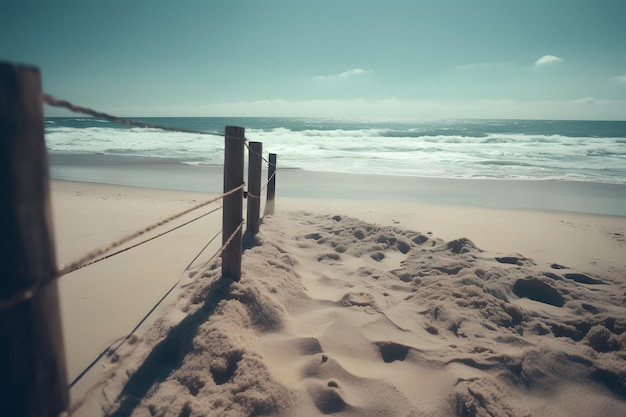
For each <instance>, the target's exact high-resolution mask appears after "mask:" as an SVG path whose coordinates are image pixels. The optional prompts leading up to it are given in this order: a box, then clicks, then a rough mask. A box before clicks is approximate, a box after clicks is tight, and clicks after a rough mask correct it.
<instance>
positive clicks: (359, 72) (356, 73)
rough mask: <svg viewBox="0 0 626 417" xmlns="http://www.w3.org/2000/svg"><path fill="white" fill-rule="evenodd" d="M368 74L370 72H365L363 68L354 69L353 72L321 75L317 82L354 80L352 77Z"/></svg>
mask: <svg viewBox="0 0 626 417" xmlns="http://www.w3.org/2000/svg"><path fill="white" fill-rule="evenodd" d="M368 72H370V71H369V70H364V69H363V68H353V69H351V70H348V71H344V72H342V73H340V74H333V75H320V76H317V77H315V79H316V80H332V79H338V78H352V77H358V76H359V75H363V74H367V73H368Z"/></svg>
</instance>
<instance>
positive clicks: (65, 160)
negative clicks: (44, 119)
mask: <svg viewBox="0 0 626 417" xmlns="http://www.w3.org/2000/svg"><path fill="white" fill-rule="evenodd" d="M49 161H50V176H51V178H52V179H57V180H68V181H80V182H91V183H101V184H111V185H121V186H132V187H139V188H154V189H164V190H178V191H190V192H212V193H221V191H222V188H223V168H222V167H219V166H194V165H188V164H182V163H173V162H171V161H167V160H165V161H155V160H153V159H149V160H144V159H141V158H139V159H137V158H126V157H110V156H106V157H104V158H103V157H102V155H64V156H62V155H51V156H50V157H49ZM278 164H279V171H278V172H277V189H276V195H277V197H287V198H317V199H324V200H333V199H345V200H357V201H358V200H394V201H410V202H420V203H430V204H442V205H453V206H472V207H482V208H494V209H522V210H551V211H562V212H572V213H585V214H598V215H609V216H626V184H609V183H589V182H578V181H557V180H510V179H478V178H476V179H452V178H429V177H405V176H392V175H376V174H344V173H331V172H316V171H304V170H293V169H284V170H281V169H280V159H279V161H278ZM262 175H263V178H266V176H267V172H266V171H263V174H262ZM244 178H246V177H244Z"/></svg>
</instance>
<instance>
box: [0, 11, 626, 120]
mask: <svg viewBox="0 0 626 417" xmlns="http://www.w3.org/2000/svg"><path fill="white" fill-rule="evenodd" d="M624 16H626V1H624V0H525V1H520V0H432V1H420V0H384V1H383V0H380V1H367V0H360V1H357V0H315V1H313V0H310V1H306V2H305V1H300V0H228V1H226V0H176V1H158V0H125V1H120V0H106V1H104V0H102V1H93V0H80V1H79V0H76V1H70V0H55V1H52V0H50V1H42V0H39V1H35V0H20V1H16V0H8V1H7V0H5V1H3V2H2V4H1V5H0V59H1V60H9V61H15V62H22V63H28V64H34V65H37V66H39V67H40V68H41V69H42V73H43V81H44V90H45V91H46V92H48V93H49V94H52V95H55V96H57V97H59V98H63V99H67V100H70V101H75V102H76V103H79V104H81V105H85V106H92V107H96V108H98V109H101V110H103V111H107V112H111V113H116V114H120V115H125V116H151V115H152V116H324V117H351V118H352V117H356V118H365V119H367V118H402V119H417V120H422V119H439V118H476V117H478V118H548V119H549V118H557V119H613V120H626V24H624ZM47 114H48V115H59V114H65V113H60V112H59V111H58V110H54V109H47Z"/></svg>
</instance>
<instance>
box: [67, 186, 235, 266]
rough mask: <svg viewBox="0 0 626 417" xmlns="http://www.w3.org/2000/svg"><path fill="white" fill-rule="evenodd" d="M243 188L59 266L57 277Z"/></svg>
mask: <svg viewBox="0 0 626 417" xmlns="http://www.w3.org/2000/svg"><path fill="white" fill-rule="evenodd" d="M243 187H244V184H241V185H240V186H239V187H237V188H233V189H232V190H230V191H228V192H227V193H224V194H222V195H220V196H217V197H215V198H213V199H211V200H209V201H206V202H204V203H200V204H197V205H195V206H193V207H191V208H189V209H187V210H184V211H182V212H180V213H178V214H174V215H173V216H170V217H167V218H165V219H163V220H161V221H158V222H156V223H153V224H151V225H149V226H147V227H144V228H143V229H140V230H137V231H136V232H133V233H131V234H129V235H127V236H124V237H122V238H120V239H119V240H117V241H114V242H111V243H109V244H107V245H104V246H102V247H100V248H98V249H95V250H93V251H91V252H89V253H87V254H86V255H84V256H82V257H81V258H79V259H77V260H76V261H74V262H72V263H70V264H69V265H65V266H64V265H61V266H60V267H59V269H58V271H57V272H58V275H59V276H62V275H65V274H67V273H68V272H69V271H73V270H75V269H76V268H78V267H79V266H81V265H83V264H86V263H88V262H90V261H91V260H93V259H95V258H97V257H98V256H100V255H102V254H104V253H106V252H108V251H110V250H112V249H115V248H117V247H119V246H121V245H123V244H124V243H126V242H128V241H130V240H133V239H135V238H137V237H139V236H141V235H143V234H146V233H148V232H149V231H151V230H154V229H156V228H157V227H159V226H163V225H164V224H167V223H169V222H171V221H173V220H176V219H178V218H180V217H182V216H184V215H185V214H188V213H191V212H192V211H194V210H198V209H200V208H202V207H204V206H208V205H209V204H211V203H214V202H216V201H218V200H220V199H222V198H224V197H227V196H229V195H231V194H234V193H235V192H237V191H239V190H241V189H243Z"/></svg>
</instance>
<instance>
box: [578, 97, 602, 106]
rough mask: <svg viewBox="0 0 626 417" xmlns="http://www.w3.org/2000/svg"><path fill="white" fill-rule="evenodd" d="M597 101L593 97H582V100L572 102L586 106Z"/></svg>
mask: <svg viewBox="0 0 626 417" xmlns="http://www.w3.org/2000/svg"><path fill="white" fill-rule="evenodd" d="M596 101H597V100H596V99H595V98H593V97H583V98H579V99H577V100H574V104H586V105H590V104H594V103H595V102H596Z"/></svg>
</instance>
